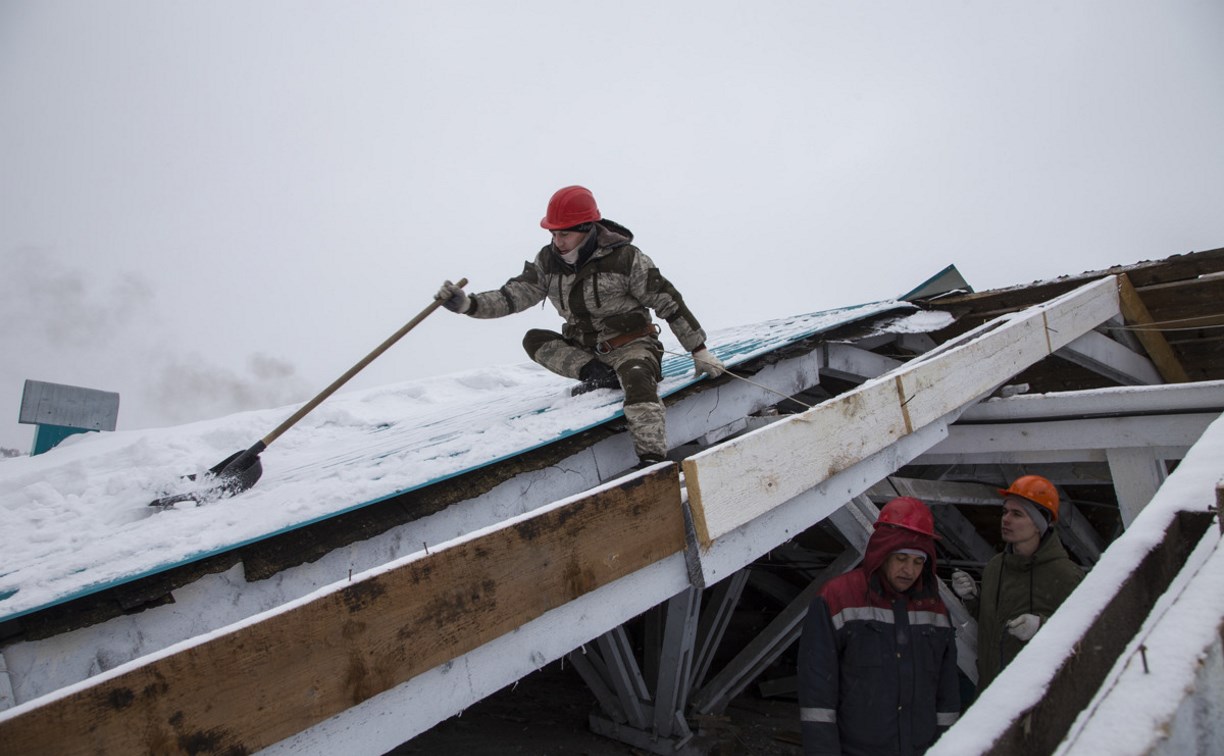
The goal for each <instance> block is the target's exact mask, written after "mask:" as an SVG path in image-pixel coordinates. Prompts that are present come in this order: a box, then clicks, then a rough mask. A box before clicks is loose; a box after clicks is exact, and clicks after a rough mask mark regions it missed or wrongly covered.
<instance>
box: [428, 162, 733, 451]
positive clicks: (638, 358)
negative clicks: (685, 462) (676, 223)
mask: <svg viewBox="0 0 1224 756" xmlns="http://www.w3.org/2000/svg"><path fill="white" fill-rule="evenodd" d="M540 226H541V227H543V228H544V229H545V230H547V231H548V232H549V233H550V234H551V236H552V240H551V242H550V243H549V244H547V245H545V246H544V247H543V248H542V249H541V250H540V251H539V252H538V253H537V254H536V256H535V259H533V260H531V261H529V262H527V263H526V264H525V265H524V266H523V272H522V273H520V274H519V275H517V276H515V277H514V278H511V279H510V280H509V281H507V282H506V283H505V284H504V285H503V286H502V287H501V288H500V289H497V290H495V291H486V292H482V293H479V294H468V293H466V292H464V291H463V289H461V288H460V287H458V286H456V285H455V284H453V283H451V282H450V281H447V282H445V283H443V284H442V287H441V289H439V290H438V294H437V299H439V300H441V301H442V304H443V305H444V306H445V307H446V308H447V309H448V310H451V311H452V312H457V313H463V314H466V315H469V316H471V317H474V318H500V317H503V316H506V315H511V314H513V313H516V312H522V311H523V310H526V309H527V308H528V307H531V306H532V305H535V304H537V303H539V302H541V301H543V299H544V298H545V297H547V298H548V300H549V301H550V302H551V303H552V305H553V307H555V308H557V312H558V313H559V314H560V315H561V317H563V318H564V319H565V325H564V326H562V328H561V332H560V333H557V332H555V331H548V330H543V329H531V330H529V331H528V332H527V335H526V336H525V337H524V338H523V348H524V349H526V350H527V355H528V356H529V357H531V359H532V360H534V361H535V362H537V363H539V364H540V365H543V366H544V367H546V368H548V369H549V370H551V371H552V372H554V373H557V374H558V375H563V376H565V377H567V378H574V379H577V380H578V381H580V383H579V384H578V386H576V387H575V388H574V389H573V392H572V393H573V394H575V395H577V394H582V393H585V392H587V391H593V390H596V389H615V388H623V389H624V391H625V399H624V412H625V419H626V420H627V421H628V425H629V433H630V435H631V436H632V437H633V447H634V451H635V452H637V455H638V460H639V464H638V467H646V466H648V465H651V464H655V463H658V462H662V461H663V460H664V459H665V458H666V455H667V450H668V446H667V431H666V425H665V419H666V411H665V409H664V406H663V402H662V401H661V400H660V399H659V390H658V383H659V381H660V380H661V379H662V377H663V374H662V370H661V368H662V360H663V345H662V344H661V343H660V342H659V339H658V338H657V336H658V333H659V327H658V326H657V325H655V323H654V322H653V321H652V319H651V316H650V311H651V310H653V311H654V313H655V314H656V315H658V316H659V317H660V318H662V319H663V320H665V321H667V325H668V327H670V328H671V332H672V333H673V334H675V336H676V339H677V340H679V342H680V344H681V346H683V347H684V348H685V349H686V350H688V351H689V352H690V353H691V354H692V356H693V364H694V368H695V370H696V375H698V376H701V375H708V376H710V377H711V378H716V377H718V376H719V375H721V374H722V373H723V372H724V370H725V367H724V366H723V364H722V362H721V361H720V360H719V359H718V358H717V357H715V356H714V355H713V354H712V353H711V352H710V350H709V349H707V348H706V344H705V340H706V335H705V331H703V330H702V329H701V325H700V324H699V323H698V322H697V318H695V317H693V313H691V312H689V309H688V307H687V306H686V305H685V304H684V299H683V298H682V297H681V296H680V292H678V291H676V288H675V287H674V286H672V285H671V283H669V282H668V280H667V279H666V278H664V277H663V274H662V273H660V272H659V269H658V268H657V267H655V264H654V263H653V262H651V260H650V258H649V257H647V256H646V255H645V254H644V253H643V252H642V251H641V250H640V249H638V248H637V247H636V246H634V245H633V243H632V242H633V233H632V232H631V231H630V230H629V229H627V228H625V227H624V226H622V225H620V224H619V223H616V222H614V221H611V220H608V219H607V218H604V217H603V215H602V214H601V213H600V212H599V207H598V206H597V205H596V204H595V197H594V196H593V195H592V194H591V192H590V191H589V190H587V189H585V188H583V187H581V186H567V187H564V188H562V189H559V190H557V192H556V193H555V194H553V196H552V199H550V200H549V202H548V210H547V213H546V214H545V216H544V218H543V220H541V221H540Z"/></svg>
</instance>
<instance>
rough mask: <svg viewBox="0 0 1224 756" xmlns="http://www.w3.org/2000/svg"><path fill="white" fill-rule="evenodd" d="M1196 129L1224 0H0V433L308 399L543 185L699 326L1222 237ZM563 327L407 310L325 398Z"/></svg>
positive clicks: (478, 274)
mask: <svg viewBox="0 0 1224 756" xmlns="http://www.w3.org/2000/svg"><path fill="white" fill-rule="evenodd" d="M1221 134H1224V3H1222V2H1219V0H1210V1H1206V0H1204V1H1201V2H1194V1H1191V0H1165V1H1163V2H1159V3H1153V2H1137V1H1130V0H1100V1H1087V2H1059V3H1053V2H1042V1H1036V2H1034V1H1026V2H992V3H966V2H960V1H958V2H925V3H910V2H874V3H849V2H811V1H804V2H798V1H796V2H761V3H752V4H748V3H742V2H736V3H731V2H716V1H711V0H704V1H703V2H667V3H660V2H657V1H655V0H652V1H651V2H621V3H616V4H606V3H605V4H598V5H596V4H578V3H566V2H533V1H531V0H527V1H525V2H518V3H513V4H512V3H503V2H492V1H489V2H440V1H439V2H368V1H358V2H348V3H325V2H294V3H290V2H261V3H247V2H195V3H188V2H181V1H179V2H167V1H165V0H129V1H114V0H109V1H106V2H101V1H100V2H86V1H85V0H81V1H80V2H68V1H66V0H51V1H48V0H4V1H3V2H0V446H7V447H13V448H19V449H21V450H22V451H27V450H28V448H29V444H30V439H31V438H32V436H33V431H32V428H31V427H30V426H24V425H18V424H17V422H16V419H17V414H18V409H19V405H20V398H21V389H22V383H23V381H24V380H25V379H26V378H32V379H35V380H42V381H51V382H55V383H67V384H73V385H80V386H88V387H91V388H98V389H103V390H108V391H117V392H119V393H120V395H121V408H120V417H119V427H120V428H121V429H125V428H127V429H130V428H140V427H148V426H153V425H166V424H173V423H178V422H185V421H189V420H193V419H199V418H203V417H211V416H216V415H220V414H226V413H228V412H232V411H236V410H239V409H244V408H254V407H275V406H280V405H284V404H289V403H291V402H296V401H303V400H305V399H308V398H309V397H311V396H313V395H315V394H316V393H318V392H319V391H320V390H322V389H323V388H324V387H325V386H327V385H328V384H330V383H331V382H332V380H334V379H335V378H337V377H338V376H339V375H341V374H342V373H343V372H344V371H345V370H347V369H348V368H349V367H350V366H351V365H353V364H354V363H356V362H357V361H358V360H359V359H361V358H362V357H363V356H365V355H366V353H368V352H369V351H370V350H371V349H373V348H374V347H375V346H377V345H378V344H379V343H380V342H382V340H383V339H385V338H386V337H387V336H389V335H390V334H392V333H394V332H395V331H396V330H397V329H398V328H399V327H400V326H401V325H402V324H403V323H404V322H406V321H407V320H409V319H410V318H411V317H413V316H414V315H415V314H416V313H418V312H419V311H420V310H421V309H422V308H423V307H424V306H425V305H427V304H428V303H429V300H430V298H431V297H432V295H433V293H434V291H435V290H436V289H437V287H438V284H439V283H440V282H441V281H442V279H444V278H452V279H455V278H458V277H460V276H466V277H467V278H469V279H471V281H472V287H473V288H474V289H476V290H484V289H491V288H496V287H497V286H499V285H500V284H502V283H503V282H504V281H505V279H506V278H508V277H510V276H512V275H514V274H516V273H518V272H519V271H520V270H521V269H522V264H523V261H524V260H525V259H528V258H529V257H531V256H532V255H534V253H535V251H536V250H537V249H538V248H539V247H540V246H541V245H543V244H544V243H546V242H547V236H546V235H545V233H544V232H543V231H542V230H541V229H540V228H539V225H538V223H539V219H540V217H541V216H542V215H543V213H544V209H545V205H546V203H547V200H548V197H549V196H550V195H551V194H552V192H553V191H554V190H555V189H557V188H559V187H561V186H564V185H567V184H575V183H578V184H583V185H585V186H587V187H589V188H590V189H591V190H593V191H594V193H595V196H596V198H597V199H598V201H599V204H600V206H601V208H602V210H603V212H604V215H605V216H606V217H609V218H611V219H614V220H616V221H618V222H620V223H623V224H625V225H627V226H628V227H629V228H631V229H633V231H634V232H635V234H636V235H637V243H638V244H639V246H640V247H641V248H642V249H643V250H644V251H645V252H646V253H647V254H649V255H650V256H651V257H652V258H653V259H654V260H655V262H656V263H657V264H658V265H659V267H660V268H661V269H662V271H663V272H664V274H665V275H666V276H668V277H669V278H670V279H671V280H672V281H673V282H674V283H675V284H676V286H677V287H678V288H679V289H680V291H681V292H682V293H683V294H684V295H685V297H686V299H687V300H688V302H689V304H690V306H691V308H692V309H693V311H694V312H695V313H696V315H697V316H698V318H699V319H701V320H702V321H703V324H704V325H705V326H706V327H707V329H713V330H717V329H718V328H722V327H727V326H733V325H740V324H744V323H750V322H755V321H759V320H765V319H769V318H774V317H781V316H786V315H791V314H795V313H802V312H810V311H813V310H822V309H827V308H831V307H837V306H842V305H848V304H858V303H862V302H867V301H875V300H879V299H886V298H889V297H892V296H896V295H899V294H901V293H903V292H905V291H907V290H908V289H910V288H912V287H913V286H915V285H917V284H918V283H920V282H921V281H923V280H924V279H925V278H927V277H928V276H930V275H931V274H933V273H935V272H936V271H938V270H939V269H941V268H942V267H943V266H945V265H947V264H949V263H955V264H956V265H957V266H958V268H959V269H960V270H961V272H962V273H963V274H964V275H965V277H966V278H967V279H968V280H969V282H970V283H971V284H972V285H973V286H974V287H975V288H977V289H979V290H980V289H987V288H995V287H1000V286H1007V285H1012V284H1020V283H1027V282H1030V281H1033V280H1040V279H1045V278H1053V277H1056V276H1058V275H1062V274H1069V273H1079V272H1082V271H1085V270H1094V269H1099V268H1104V267H1108V266H1109V265H1112V264H1127V263H1133V262H1137V261H1140V260H1145V259H1159V258H1163V257H1166V256H1168V255H1172V254H1178V253H1184V252H1189V251H1193V250H1204V249H1212V248H1217V247H1221V246H1224V139H1221V138H1220V135H1221ZM558 323H559V318H558V317H557V316H556V315H555V313H554V312H553V311H552V310H551V308H547V309H540V308H536V309H534V310H532V311H529V312H528V313H523V314H520V315H518V316H514V317H512V318H507V319H503V320H501V321H473V320H471V319H468V318H461V317H457V316H454V315H452V314H450V313H448V312H444V311H443V312H438V313H435V314H434V315H433V316H432V317H431V318H430V319H428V320H426V321H425V322H424V324H422V325H421V326H420V327H418V328H417V329H416V330H415V331H414V332H412V333H411V334H409V335H408V336H407V337H405V338H404V339H403V340H402V341H401V342H400V343H399V344H398V345H397V346H396V347H395V348H393V349H392V350H391V351H389V352H388V353H387V354H385V355H383V356H382V357H381V358H380V359H379V360H378V361H376V362H375V363H374V364H372V365H371V366H370V367H369V368H367V369H366V370H365V371H363V372H362V373H361V374H360V375H359V376H358V377H357V378H356V379H354V380H353V381H352V383H350V384H349V387H353V388H356V387H363V386H371V385H379V384H385V383H391V382H395V381H398V380H403V379H407V378H415V377H420V376H424V375H433V374H441V373H450V372H455V371H458V370H466V369H469V368H474V367H478V366H482V365H504V364H511V363H518V362H521V361H523V360H524V359H525V355H524V354H523V352H522V351H521V346H520V340H521V336H522V333H523V332H524V331H525V330H527V329H528V328H532V327H555V326H556V325H557V324H558ZM715 346H716V344H715ZM268 430H271V429H270V428H269V429H268ZM255 440H257V439H252V442H254V441H255Z"/></svg>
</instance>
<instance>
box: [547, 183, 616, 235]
mask: <svg viewBox="0 0 1224 756" xmlns="http://www.w3.org/2000/svg"><path fill="white" fill-rule="evenodd" d="M602 217H603V216H602V215H600V214H599V207H598V206H596V204H595V195H593V194H591V192H590V190H589V189H586V188H584V187H581V186H567V187H565V188H563V189H558V190H557V192H556V193H555V194H553V196H552V199H550V200H549V201H548V214H547V215H545V216H544V219H543V220H541V221H540V226H542V227H543V228H546V229H548V230H549V231H556V230H558V229H562V228H571V227H573V226H577V225H579V224H580V223H590V222H591V221H597V220H599V219H600V218H602Z"/></svg>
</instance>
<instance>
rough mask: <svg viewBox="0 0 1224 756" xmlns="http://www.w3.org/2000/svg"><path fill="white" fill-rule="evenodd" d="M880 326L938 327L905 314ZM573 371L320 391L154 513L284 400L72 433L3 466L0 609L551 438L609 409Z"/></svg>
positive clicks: (739, 343) (430, 479)
mask: <svg viewBox="0 0 1224 756" xmlns="http://www.w3.org/2000/svg"><path fill="white" fill-rule="evenodd" d="M909 310H913V306H912V305H908V304H906V303H904V302H897V301H894V300H887V301H882V302H877V303H871V304H865V305H861V306H856V307H849V308H842V309H837V310H831V311H825V312H817V313H811V314H806V315H799V316H795V317H792V318H786V319H779V320H773V321H767V322H764V323H759V324H755V325H750V326H743V327H738V328H732V329H726V330H723V331H720V332H718V333H715V334H712V336H711V339H710V344H711V347H712V349H713V351H714V352H715V353H717V354H718V355H719V356H720V357H721V358H722V359H723V360H724V361H725V362H726V363H727V364H728V365H736V364H739V363H742V362H745V361H747V360H750V359H752V358H755V357H759V356H760V355H763V354H765V353H768V352H770V351H772V350H774V349H777V348H778V347H780V346H783V345H786V344H790V343H794V342H796V341H800V340H802V339H805V338H807V337H810V336H812V335H814V334H819V333H823V332H827V331H829V330H831V329H833V328H836V327H838V326H843V325H846V324H849V323H852V322H856V321H859V320H863V319H867V318H872V317H877V316H881V315H883V314H886V313H889V312H898V313H900V314H904V311H909ZM903 320H904V322H900V323H896V324H894V325H892V326H890V328H889V330H890V331H891V332H904V331H910V332H921V331H928V330H933V329H935V328H938V327H941V326H943V325H946V323H947V322H948V321H949V318H948V316H947V315H945V314H943V313H914V314H912V315H910V316H908V319H903ZM664 346H665V348H667V350H668V355H667V357H666V358H665V361H664V369H663V372H664V381H663V383H662V385H661V393H663V394H664V395H668V394H671V393H674V392H676V391H679V390H680V389H682V388H684V387H686V386H688V385H690V384H691V383H693V382H694V381H693V379H692V377H691V373H692V362H691V360H690V359H689V358H688V356H687V355H686V354H682V353H681V350H680V348H679V347H678V346H677V345H676V344H675V343H674V342H671V343H669V342H667V341H665V342H664ZM570 385H571V382H569V381H567V380H566V379H564V378H560V377H558V376H555V375H553V374H551V373H549V372H547V371H545V370H543V369H542V368H540V367H538V366H536V365H534V364H531V363H525V364H520V365H512V366H496V367H490V368H487V369H481V370H474V371H468V372H464V373H458V374H454V375H449V376H443V377H436V378H429V379H423V380H415V381H411V382H405V383H400V384H393V385H388V386H383V387H379V388H375V389H368V390H363V391H354V392H348V393H343V394H338V395H336V396H333V397H331V398H329V399H328V400H327V401H325V402H324V403H323V404H321V405H320V406H319V407H318V408H317V409H315V410H314V411H313V412H312V413H311V414H309V415H307V416H306V417H305V418H303V420H301V421H300V422H299V423H298V424H297V425H296V426H294V427H293V428H292V429H290V430H289V431H288V432H287V433H285V434H284V436H282V437H281V438H279V439H278V440H277V441H276V442H275V444H273V445H272V446H270V447H269V448H268V449H267V450H266V451H264V452H263V455H262V459H263V467H264V475H263V477H262V478H261V479H260V480H259V482H258V483H257V484H256V485H255V486H254V487H253V488H251V489H250V490H248V491H246V492H243V493H242V494H240V495H238V496H235V497H233V498H229V499H221V500H217V501H213V502H211V503H208V504H205V505H199V506H196V505H194V503H192V502H188V503H186V504H181V505H179V508H176V509H173V510H169V511H165V512H158V511H157V510H155V509H153V508H150V507H149V506H148V502H149V501H151V500H152V499H154V498H157V497H159V496H162V495H165V494H167V493H177V492H181V491H183V490H185V487H186V486H188V485H190V484H189V483H188V482H187V481H185V480H183V479H182V476H183V475H184V474H185V473H194V472H199V471H203V470H206V469H207V468H209V467H211V466H212V465H213V464H215V463H217V462H218V461H220V460H221V459H223V458H225V457H226V456H228V455H230V454H231V453H233V452H235V451H239V450H241V449H245V448H247V447H248V446H250V445H251V444H252V443H254V442H255V441H257V440H258V439H259V438H261V437H262V436H263V435H264V434H265V433H267V432H268V430H269V429H271V428H273V427H275V426H276V425H277V424H279V423H280V422H281V421H283V420H284V418H285V417H287V416H289V415H290V414H291V412H292V410H293V408H292V407H289V408H277V409H268V410H260V411H254V412H245V413H241V414H236V415H231V416H228V417H223V418H218V419H215V420H209V421H205V422H198V423H193V424H190V425H183V426H177V427H172V428H162V429H155V430H143V431H127V432H118V433H108V434H88V435H80V436H74V437H72V438H70V439H69V440H67V441H66V442H64V443H63V444H61V446H60V447H57V448H56V449H54V450H52V451H51V452H49V453H47V454H44V455H40V456H37V457H23V458H17V459H11V460H7V461H5V462H4V463H3V464H0V553H3V554H4V559H3V563H2V564H0V621H4V620H7V619H12V618H15V617H18V616H21V615H23V614H27V613H29V612H31V611H35V610H38V609H41V608H44V607H47V606H50V605H53V604H56V603H62V602H64V601H68V600H71V599H73V598H76V597H78V596H81V595H86V594H89V593H92V592H96V591H100V590H103V589H105V588H107V587H111V586H114V585H118V584H121V583H124V582H128V581H131V580H135V579H137V578H140V577H143V576H146V575H149V574H152V573H156V572H159V571H163V570H166V569H170V568H172V567H175V566H177V565H181V564H184V563H187V562H192V561H195V560H200V559H204V558H206V557H208V556H210V555H212V554H216V553H219V552H223V551H227V550H230V549H233V548H237V547H239V546H241V545H244V544H246V543H250V542H252V541H257V540H261V539H263V538H267V537H269V536H271V535H274V534H277V533H281V532H284V531H286V530H290V529H294V528H299V527H302V526H304V525H306V524H309V523H312V522H316V521H319V520H322V519H326V518H329V517H332V516H334V515H336V514H339V513H342V512H345V511H349V510H352V509H356V508H360V507H362V506H365V505H368V504H371V503H373V502H376V501H380V500H382V499H386V498H389V497H391V496H395V495H397V494H399V493H402V492H404V491H409V490H413V489H416V488H420V487H423V486H427V485H430V484H432V483H436V482H438V481H441V480H445V479H447V478H449V477H453V476H456V475H459V474H461V473H463V472H465V471H469V470H473V469H477V468H480V467H482V466H486V465H489V464H492V463H494V462H496V461H498V460H500V459H504V458H506V457H509V456H514V455H517V454H520V453H522V452H524V451H526V450H530V449H532V448H536V447H538V446H541V445H544V444H548V443H551V442H554V441H556V440H558V439H560V438H564V437H566V436H569V435H572V434H575V433H578V432H581V431H583V430H585V429H588V428H591V427H593V426H596V425H599V424H601V423H604V422H606V421H608V420H610V419H612V418H615V417H616V416H617V415H619V414H620V404H621V402H620V399H621V395H620V393H619V392H613V391H598V392H592V393H590V394H586V395H582V396H579V397H570V395H569V388H570Z"/></svg>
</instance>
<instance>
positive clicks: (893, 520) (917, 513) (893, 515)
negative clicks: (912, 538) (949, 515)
mask: <svg viewBox="0 0 1224 756" xmlns="http://www.w3.org/2000/svg"><path fill="white" fill-rule="evenodd" d="M881 525H893V526H896V527H898V528H905V529H906V530H912V531H913V532H915V533H921V534H922V535H925V536H931V537H932V538H939V536H938V535H936V534H935V517H934V516H933V515H932V514H931V510H930V509H928V508H927V505H926V504H923V503H922V502H921V501H919V500H918V499H915V498H914V497H912V496H900V497H898V498H896V499H893V500H892V501H890V502H888V503H887V504H885V505H884V506H883V508H881V509H880V516H879V518H878V519H877V520H876V522H875V527H877V528H878V527H880V526H881Z"/></svg>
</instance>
